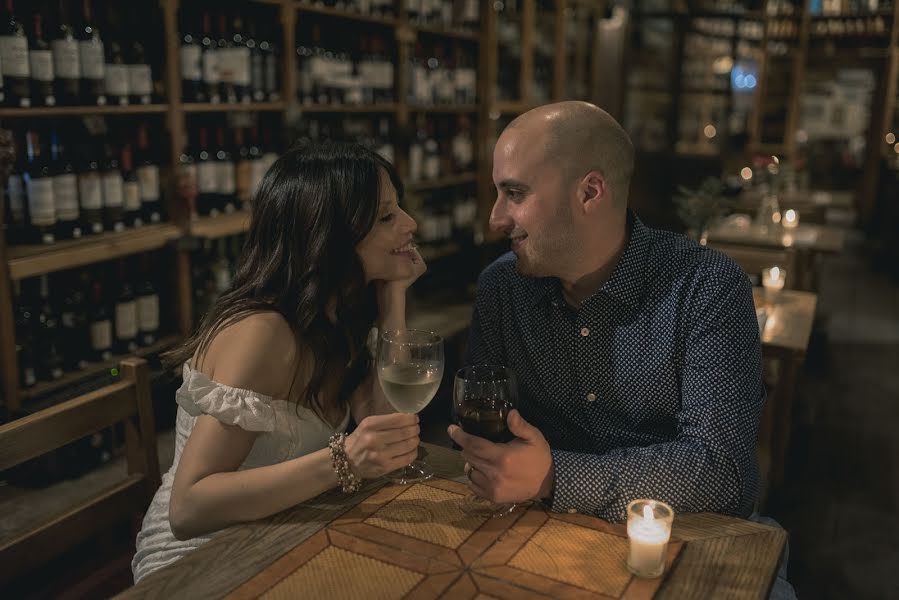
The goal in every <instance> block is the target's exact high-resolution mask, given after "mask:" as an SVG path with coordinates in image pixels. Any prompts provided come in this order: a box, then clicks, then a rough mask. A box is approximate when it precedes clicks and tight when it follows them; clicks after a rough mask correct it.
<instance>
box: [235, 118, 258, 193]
mask: <svg viewBox="0 0 899 600" xmlns="http://www.w3.org/2000/svg"><path fill="white" fill-rule="evenodd" d="M234 149H235V152H236V153H237V156H236V158H237V167H236V168H235V175H234V178H235V186H234V187H235V189H236V191H237V199H238V200H239V201H240V202H241V203H246V202H249V201H250V198H251V191H250V186H251V185H252V176H253V161H254V160H258V158H259V157H258V149H257V156H255V157H251V156H250V147H249V146H248V145H247V144H246V139H245V137H244V130H243V129H241V128H239V127H238V128H237V129H235V130H234Z"/></svg>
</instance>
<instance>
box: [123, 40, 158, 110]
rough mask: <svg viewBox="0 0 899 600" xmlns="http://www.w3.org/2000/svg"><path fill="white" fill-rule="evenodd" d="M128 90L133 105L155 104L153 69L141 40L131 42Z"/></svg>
mask: <svg viewBox="0 0 899 600" xmlns="http://www.w3.org/2000/svg"><path fill="white" fill-rule="evenodd" d="M128 90H129V91H130V92H131V103H132V104H144V105H146V104H150V103H152V102H153V69H152V68H151V67H150V63H149V62H148V61H147V53H146V51H145V50H144V45H143V44H142V43H141V42H140V41H139V40H134V41H133V42H131V50H130V52H129V60H128Z"/></svg>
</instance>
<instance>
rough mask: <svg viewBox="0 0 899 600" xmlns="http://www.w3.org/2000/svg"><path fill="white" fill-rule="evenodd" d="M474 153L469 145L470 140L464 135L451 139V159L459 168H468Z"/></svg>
mask: <svg viewBox="0 0 899 600" xmlns="http://www.w3.org/2000/svg"><path fill="white" fill-rule="evenodd" d="M473 154H474V151H473V148H472V144H471V139H470V138H467V137H465V136H464V135H457V136H456V137H455V138H453V157H455V159H456V163H457V164H458V165H460V166H463V167H464V166H468V165H469V164H471V161H472V159H473V158H474V156H473Z"/></svg>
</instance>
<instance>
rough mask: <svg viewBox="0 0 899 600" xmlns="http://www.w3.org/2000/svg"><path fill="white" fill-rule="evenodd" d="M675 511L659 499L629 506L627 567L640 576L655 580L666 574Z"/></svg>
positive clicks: (642, 501)
mask: <svg viewBox="0 0 899 600" xmlns="http://www.w3.org/2000/svg"><path fill="white" fill-rule="evenodd" d="M673 521H674V510H672V508H671V507H670V506H669V505H667V504H665V503H664V502H660V501H658V500H633V501H631V502H630V503H629V504H628V505H627V537H628V540H629V546H630V550H629V551H628V555H627V568H628V570H629V571H630V572H631V573H633V574H634V575H636V576H637V577H645V578H649V579H653V578H656V577H660V576H661V575H662V573H664V572H665V559H666V557H667V555H668V552H667V551H668V540H670V539H671V523H672V522H673Z"/></svg>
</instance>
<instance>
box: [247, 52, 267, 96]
mask: <svg viewBox="0 0 899 600" xmlns="http://www.w3.org/2000/svg"><path fill="white" fill-rule="evenodd" d="M250 79H252V81H253V91H254V92H260V93H262V94H264V93H265V57H264V56H263V55H262V54H260V53H259V52H257V53H256V54H252V55H251V56H250Z"/></svg>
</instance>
